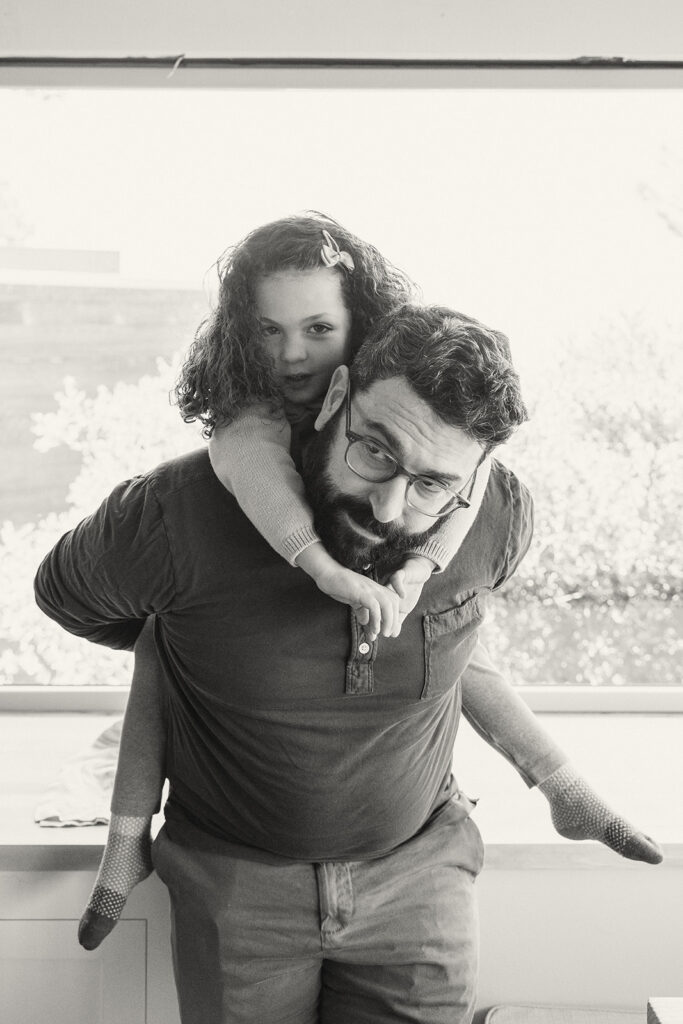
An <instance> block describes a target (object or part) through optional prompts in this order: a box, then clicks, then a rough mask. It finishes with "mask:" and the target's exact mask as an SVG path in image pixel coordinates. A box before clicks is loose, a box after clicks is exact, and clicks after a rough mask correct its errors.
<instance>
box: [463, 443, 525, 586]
mask: <svg viewBox="0 0 683 1024" xmlns="http://www.w3.org/2000/svg"><path fill="white" fill-rule="evenodd" d="M533 508H534V507H533V501H532V498H531V494H530V492H529V489H528V487H526V485H525V484H524V483H522V481H521V480H520V479H519V477H518V476H517V475H516V474H515V473H513V472H512V470H511V469H509V468H508V467H507V466H506V465H504V464H503V463H502V462H499V461H498V460H497V459H493V460H492V464H491V473H490V476H489V481H488V486H487V488H486V493H485V494H484V499H483V501H482V504H481V508H480V509H479V513H478V515H477V517H476V519H475V521H474V523H473V525H472V528H471V529H470V531H469V533H468V534H467V536H466V538H465V540H464V541H463V544H462V546H461V548H460V550H459V552H458V554H457V555H456V556H455V558H454V559H453V562H452V563H451V565H450V566H449V567H448V569H447V570H446V571H445V573H444V574H443V575H444V577H446V581H450V582H451V583H453V582H455V583H456V584H457V586H458V587H459V589H460V590H464V591H469V590H472V591H476V590H477V589H479V588H480V587H481V586H484V587H486V588H488V589H490V590H495V589H497V588H498V587H499V586H500V585H501V584H502V583H503V582H504V581H505V580H506V579H507V578H508V577H509V576H510V575H511V574H512V573H513V572H514V570H515V568H516V567H517V565H518V564H519V562H520V561H521V559H522V558H523V557H524V554H525V553H526V551H527V549H528V547H529V544H530V542H531V537H532V534H533ZM446 581H445V582H446Z"/></svg>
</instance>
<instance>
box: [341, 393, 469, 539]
mask: <svg viewBox="0 0 683 1024" xmlns="http://www.w3.org/2000/svg"><path fill="white" fill-rule="evenodd" d="M345 434H346V440H347V441H348V444H347V445H346V451H345V452H344V462H345V463H346V465H347V466H348V467H349V469H350V470H351V472H352V473H355V475H356V476H357V477H359V479H361V480H365V482H366V483H375V484H387V483H389V481H390V480H395V479H396V477H397V476H404V477H406V480H407V483H406V493H405V502H406V505H408V506H409V508H412V509H415V511H416V512H419V513H420V515H423V516H428V517H429V518H430V519H441V517H442V516H447V515H449V514H450V513H451V512H457V511H458V509H461V508H470V507H471V504H472V502H471V498H472V491H473V490H474V485H475V483H476V479H477V472H478V470H479V467H480V466H481V464H482V462H483V461H484V459H485V458H486V452H484V453H483V455H482V456H481V458H480V459H479V462H478V463H477V465H476V466H475V467H474V472H473V473H472V474H471V476H470V477H469V478H468V479H467V480H466V481H465V483H464V485H463V490H464V488H465V487H467V486H468V485H469V495H468V497H467V498H465V497H464V496H463V495H462V494H461V493H460V491H452V490H451V489H450V488H449V487H443V485H442V484H439V487H442V489H443V491H444V493H445V494H450V495H451V497H452V498H454V499H455V500H456V501H457V502H458V504H456V505H455V506H454V507H452V508H451V507H449V508H445V509H444V510H443V511H442V512H425V511H424V509H421V508H419V507H418V506H417V505H414V504H413V503H412V502H411V500H410V488H411V487H412V486H413V484H414V483H415V482H416V481H417V480H429V481H431V483H438V481H436V480H433V479H432V478H431V477H428V476H425V474H424V473H409V472H408V470H407V469H406V468H405V467H404V466H402V465H401V463H400V462H399V461H398V459H397V458H396V456H395V455H394V453H393V452H391V451H389V449H388V448H387V447H386V445H384V444H382V442H381V441H377V440H376V439H375V438H374V437H368V436H367V435H363V434H357V433H356V432H355V431H354V430H351V381H349V382H348V384H347V388H346V430H345ZM358 442H362V443H364V444H368V443H372V445H373V447H375V448H379V449H380V451H382V452H384V454H385V455H387V456H388V457H389V458H390V459H391V461H392V462H393V463H394V466H395V468H394V472H393V473H392V474H391V476H388V477H387V478H386V480H375V479H374V478H369V477H366V476H363V474H362V473H359V472H358V470H357V469H354V467H353V466H352V465H351V463H350V462H349V451H350V450H351V448H352V447H353V445H354V444H358Z"/></svg>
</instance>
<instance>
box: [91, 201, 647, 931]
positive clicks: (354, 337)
mask: <svg viewBox="0 0 683 1024" xmlns="http://www.w3.org/2000/svg"><path fill="white" fill-rule="evenodd" d="M219 270H220V291H219V298H218V304H217V308H216V311H215V312H214V314H213V315H212V317H211V318H210V319H209V320H208V321H207V322H206V324H204V325H202V327H201V328H200V330H199V331H198V333H197V337H196V339H195V342H194V344H193V345H192V347H191V349H190V351H189V353H188V357H187V360H186V362H185V365H184V367H183V370H182V372H181V377H180V380H179V383H178V385H177V389H176V393H177V398H178V404H179V406H180V411H181V413H182V415H183V417H184V419H186V420H187V421H193V420H195V419H200V420H201V421H202V423H203V424H204V433H205V435H206V436H207V437H209V438H210V445H209V454H210V458H211V462H212V465H213V468H214V470H215V472H216V474H217V476H218V477H219V479H220V480H221V482H222V483H223V484H224V485H225V486H226V487H227V488H228V489H229V490H230V491H231V492H232V493H233V494H234V495H235V497H236V498H237V500H238V501H239V503H240V505H241V506H242V508H243V510H244V512H245V514H246V515H247V516H248V517H249V518H250V519H251V521H252V522H253V523H254V525H255V526H256V527H257V528H258V530H259V531H260V532H261V533H262V534H263V536H264V537H265V538H266V540H267V541H268V542H269V543H270V544H271V545H272V546H273V547H274V548H275V550H276V551H278V552H279V553H280V554H281V555H282V556H283V557H284V558H287V559H288V560H289V561H290V562H291V563H292V564H294V565H297V566H299V567H300V568H301V569H303V571H304V572H307V573H308V574H309V575H310V576H311V577H312V578H313V579H314V580H315V582H316V584H317V585H318V587H319V588H320V589H321V590H322V591H323V592H324V593H326V594H328V595H329V596H330V597H332V598H335V599H336V600H338V601H341V602H343V603H345V604H348V605H350V607H351V608H352V609H353V610H354V612H355V614H356V615H357V617H358V620H359V621H360V623H361V624H362V625H363V626H364V628H365V633H366V636H367V638H368V639H369V640H374V639H375V637H376V636H377V635H379V634H381V635H383V636H385V637H392V636H396V635H398V633H399V630H400V626H401V621H402V619H403V618H404V617H405V616H406V615H407V614H409V613H410V611H411V610H412V609H413V608H414V606H415V604H416V603H417V600H418V598H419V595H420V592H421V589H422V586H423V584H424V583H425V582H426V580H427V579H428V578H429V576H430V575H431V573H432V572H434V571H440V570H442V569H443V568H445V566H446V565H447V564H448V562H449V561H450V560H451V558H452V557H453V555H454V554H455V553H456V551H457V550H458V548H459V546H460V544H461V543H462V541H463V539H464V537H465V536H466V534H467V531H468V530H469V528H470V526H471V524H472V522H473V521H474V518H475V517H476V514H477V510H478V508H479V505H480V504H481V501H482V497H483V494H484V492H485V490H486V483H487V480H488V472H489V464H488V460H486V461H485V462H484V463H482V465H481V466H480V467H479V470H478V472H477V475H476V478H475V482H474V485H473V486H472V488H471V493H469V494H465V495H464V496H463V497H464V499H465V501H464V502H463V505H462V507H460V508H458V510H457V511H456V512H455V513H454V514H453V515H452V516H450V517H445V519H444V521H442V522H441V524H440V526H439V529H438V531H437V532H436V533H435V534H434V535H433V536H432V537H431V538H430V540H429V541H428V543H427V544H426V545H424V546H423V547H417V548H416V549H415V550H414V551H411V552H408V553H407V555H406V560H405V563H404V565H403V566H402V567H401V568H400V569H399V570H398V572H396V573H394V575H393V576H392V577H391V578H390V580H389V582H388V585H387V586H386V587H383V586H381V585H380V584H378V583H376V582H374V581H373V580H371V579H368V578H366V577H365V576H363V575H360V574H357V573H354V572H352V571H350V570H348V569H346V568H344V567H343V566H341V565H340V564H338V563H337V562H336V561H335V560H334V559H333V558H332V557H331V556H330V555H329V554H328V553H327V551H326V550H325V549H324V547H323V545H322V544H321V542H320V540H319V539H318V537H317V535H316V533H315V528H314V525H313V517H312V513H311V510H310V509H309V507H308V504H307V502H306V498H305V494H304V490H303V484H302V482H301V479H300V477H299V475H298V473H297V472H296V470H295V468H294V462H293V460H292V457H291V456H290V449H291V451H292V452H293V453H295V454H296V452H297V451H298V450H299V448H300V445H301V444H302V441H303V440H304V439H305V435H306V433H307V432H310V430H311V429H312V425H313V422H314V420H315V417H316V415H317V413H318V411H319V407H320V404H321V402H322V399H323V397H324V395H325V392H326V390H327V386H328V383H329V381H330V377H331V375H332V373H333V371H334V370H335V368H336V367H337V366H338V365H340V364H342V363H348V362H350V361H351V360H352V359H353V357H354V354H355V352H356V351H357V350H358V348H359V346H360V345H361V344H362V342H363V340H364V338H365V336H366V335H367V334H368V332H369V328H370V327H371V325H372V324H373V323H374V322H375V320H377V318H378V317H379V316H381V315H382V314H384V313H386V312H388V311H389V310H391V309H392V308H395V307H396V306H398V305H400V304H402V303H403V302H405V301H407V300H409V299H410V298H411V296H412V292H413V286H412V284H411V283H410V282H409V280H408V279H407V278H406V277H405V276H404V275H403V274H402V273H401V272H399V271H398V270H396V269H395V268H394V267H392V266H391V265H390V264H389V263H388V262H387V261H386V260H384V259H383V257H382V256H381V255H380V254H379V253H378V252H377V250H376V249H374V248H373V247H372V246H370V245H368V244H367V243H365V242H363V241H361V240H360V239H359V238H356V237H355V236H354V235H352V234H350V233H349V232H348V231H346V230H345V229H344V228H343V227H342V226H341V225H340V224H338V223H336V222H335V221H333V220H331V219H330V218H328V217H324V216H322V215H319V214H311V215H307V216H303V217H291V218H285V219H283V220H280V221H276V222H274V223H272V224H267V225H266V226H264V227H261V228H258V229H257V230H256V231H254V232H252V233H251V234H250V235H248V236H247V237H246V238H245V239H244V240H243V241H242V242H241V243H239V244H238V245H237V246H236V247H235V248H234V249H233V250H232V251H231V252H229V253H228V255H227V257H226V258H225V260H224V263H223V264H222V266H220V268H219ZM501 338H502V336H501ZM467 502H469V506H467ZM462 703H463V711H464V713H465V715H466V717H467V718H468V720H469V721H470V723H471V724H472V725H473V726H474V727H475V729H477V731H478V732H479V733H480V734H481V735H482V736H483V737H484V738H485V739H486V740H487V742H489V743H490V744H491V745H493V746H494V747H496V749H498V750H499V751H500V752H501V753H502V754H503V755H504V756H506V757H507V758H508V759H509V760H510V761H511V762H512V764H513V765H514V766H515V767H516V768H517V770H518V771H519V772H520V774H521V775H522V777H523V778H524V780H525V781H526V782H527V784H528V785H529V786H533V785H538V786H539V788H540V789H541V790H542V792H543V793H544V794H545V795H546V797H547V798H548V800H549V802H550V806H551V813H552V820H553V823H554V825H555V827H556V828H557V830H558V831H559V832H560V833H561V834H562V835H564V836H567V837H569V838H573V839H589V838H592V839H597V840H599V841H601V842H604V843H606V844H607V845H608V846H610V847H611V848H612V849H614V850H616V851H617V852H618V853H620V854H622V855H623V856H625V857H630V858H633V859H640V860H646V861H650V862H653V863H654V862H657V861H658V860H660V859H661V854H660V852H659V850H658V848H657V847H656V845H655V844H654V843H652V841H651V840H649V839H648V838H647V837H646V836H643V835H642V833H637V832H636V831H635V830H634V829H633V828H632V827H631V826H630V825H628V824H627V823H626V822H625V821H623V819H621V818H619V817H618V816H617V815H615V814H614V813H613V812H611V811H610V810H609V808H608V807H606V805H605V804H604V803H603V802H602V801H601V800H600V799H599V798H598V797H597V796H596V795H595V794H594V793H593V791H592V790H591V789H590V787H588V785H587V784H586V783H585V782H584V781H583V780H582V779H581V777H580V776H578V775H577V774H576V772H575V771H574V770H573V769H572V768H571V767H570V766H569V765H568V764H567V762H566V757H565V756H564V754H563V753H562V751H560V750H559V749H558V747H557V746H556V745H555V743H554V742H553V741H552V739H551V738H550V737H549V736H547V735H546V733H545V732H544V730H543V729H542V728H541V726H540V725H539V723H538V722H537V721H536V719H535V717H534V716H533V715H532V714H531V712H530V711H529V710H528V708H527V706H526V705H525V704H524V702H523V701H522V700H521V698H520V697H519V696H518V695H517V694H516V693H515V691H514V690H513V689H512V687H511V686H510V685H509V684H508V683H507V682H506V681H505V680H504V678H503V677H502V676H501V675H500V674H499V673H498V672H497V671H496V670H495V669H494V668H493V666H492V665H491V663H490V661H489V660H488V656H487V654H486V652H485V650H484V649H483V648H482V647H481V646H479V647H478V648H477V649H476V651H475V654H474V657H473V659H472V661H471V663H470V665H469V666H468V669H467V670H466V672H465V673H464V675H463V677H462ZM163 707H164V701H163V684H162V682H161V679H160V669H159V667H158V664H157V660H156V657H155V650H154V646H153V641H152V638H151V633H150V627H149V624H148V625H147V626H146V627H145V630H144V631H143V633H142V634H141V637H140V639H139V641H138V643H137V645H136V664H135V672H134V676H133V684H132V687H131V694H130V699H129V702H128V707H127V709H126V716H125V720H124V726H123V734H122V739H121V750H120V755H119V767H118V771H117V777H116V784H115V788H114V795H113V799H112V818H111V825H110V833H109V840H108V843H107V847H106V850H105V853H104V857H103V860H102V865H101V867H100V872H99V874H98V878H97V881H96V884H95V888H94V890H93V893H92V895H91V898H90V902H89V904H88V907H87V909H86V911H85V914H84V916H83V918H82V920H81V924H80V927H79V940H80V942H81V944H82V945H83V946H85V947H86V948H88V949H94V948H95V947H96V946H97V945H99V943H100V942H101V941H102V939H103V938H104V936H105V935H107V934H108V932H109V931H111V929H112V928H113V927H114V925H115V923H116V920H117V919H118V917H119V914H120V913H121V910H122V908H123V905H124V903H125V901H126V898H127V896H128V895H129V893H130V891H131V890H132V889H133V887H134V886H135V885H136V884H137V882H138V881H140V880H142V879H143V878H145V877H146V876H147V875H148V874H149V873H150V871H151V861H150V836H149V830H150V820H151V817H152V815H153V813H155V812H156V811H157V810H158V809H159V803H160V793H161V788H162V784H163V778H164V746H165V725H164V713H163Z"/></svg>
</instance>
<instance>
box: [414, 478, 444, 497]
mask: <svg viewBox="0 0 683 1024" xmlns="http://www.w3.org/2000/svg"><path fill="white" fill-rule="evenodd" d="M415 487H416V489H417V490H418V492H419V493H420V494H424V495H425V497H431V496H432V495H434V494H441V493H442V492H443V491H445V490H446V488H445V487H444V485H443V484H440V483H439V481H438V480H430V479H429V477H420V478H419V479H418V480H416V481H415Z"/></svg>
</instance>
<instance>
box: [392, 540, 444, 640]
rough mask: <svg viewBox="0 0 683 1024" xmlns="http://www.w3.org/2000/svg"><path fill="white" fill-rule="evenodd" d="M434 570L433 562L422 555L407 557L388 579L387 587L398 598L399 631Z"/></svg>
mask: <svg viewBox="0 0 683 1024" xmlns="http://www.w3.org/2000/svg"><path fill="white" fill-rule="evenodd" d="M434 568H435V566H434V562H432V561H430V559H429V558H425V557H424V555H409V556H408V558H407V559H406V561H405V563H404V564H403V565H402V566H401V568H400V569H397V570H396V572H395V573H394V574H393V575H392V576H391V577H390V578H389V583H388V586H389V587H392V588H393V589H394V590H395V591H396V593H397V594H398V597H399V606H398V613H399V629H400V628H401V625H402V624H403V620H404V619H405V617H406V615H409V614H410V612H412V610H413V608H414V607H415V605H416V604H417V602H418V600H419V598H420V594H421V593H422V588H423V586H424V585H425V583H426V582H427V580H428V579H429V577H430V576H431V575H432V573H433V571H434ZM397 635H398V634H397Z"/></svg>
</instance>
